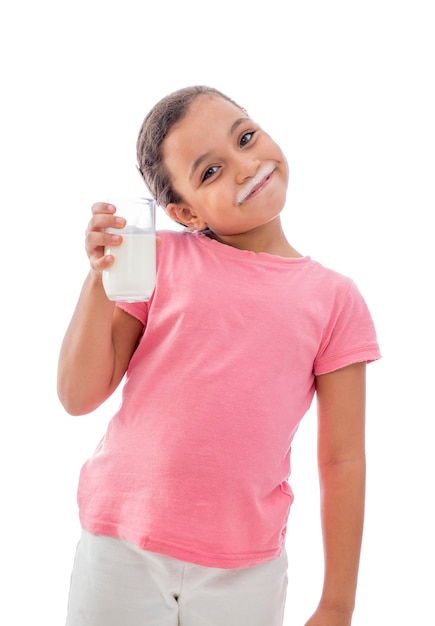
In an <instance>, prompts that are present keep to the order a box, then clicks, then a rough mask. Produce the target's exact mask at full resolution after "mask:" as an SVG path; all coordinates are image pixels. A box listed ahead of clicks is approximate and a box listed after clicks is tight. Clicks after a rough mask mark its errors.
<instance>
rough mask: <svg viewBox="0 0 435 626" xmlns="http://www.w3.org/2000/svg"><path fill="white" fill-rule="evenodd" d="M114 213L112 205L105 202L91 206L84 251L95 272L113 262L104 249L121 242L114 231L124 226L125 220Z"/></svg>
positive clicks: (114, 209) (119, 236) (120, 237)
mask: <svg viewBox="0 0 435 626" xmlns="http://www.w3.org/2000/svg"><path fill="white" fill-rule="evenodd" d="M115 211H116V208H115V207H114V206H113V204H107V203H105V202H97V203H95V204H94V205H93V206H92V218H91V220H90V221H89V224H88V227H87V229H86V233H85V249H86V254H87V255H88V258H89V261H90V263H91V267H92V268H93V269H94V270H95V271H97V272H102V271H103V270H104V269H106V268H107V267H110V265H112V263H113V260H114V259H113V256H112V255H106V254H105V247H106V246H119V244H120V243H121V242H122V236H121V235H119V234H117V233H116V230H117V229H120V228H123V227H124V226H125V219H124V218H123V217H120V216H117V215H115ZM109 229H110V230H109ZM108 231H109V232H108Z"/></svg>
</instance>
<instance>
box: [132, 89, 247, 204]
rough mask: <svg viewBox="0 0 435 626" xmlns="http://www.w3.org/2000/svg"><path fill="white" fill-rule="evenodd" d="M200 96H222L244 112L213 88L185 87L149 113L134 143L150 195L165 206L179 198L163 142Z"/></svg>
mask: <svg viewBox="0 0 435 626" xmlns="http://www.w3.org/2000/svg"><path fill="white" fill-rule="evenodd" d="M202 95H205V96H207V95H208V96H217V97H219V98H224V99H225V100H228V101H229V102H232V103H233V104H235V105H236V106H237V107H238V108H239V109H240V110H241V111H243V112H244V113H246V111H245V109H243V107H241V106H239V105H238V104H236V103H235V102H234V101H233V100H232V99H231V98H229V97H228V96H226V95H224V94H223V93H221V92H220V91H218V90H217V89H214V88H213V87H206V86H203V85H197V86H193V87H184V88H183V89H179V90H177V91H174V92H173V93H171V94H169V95H168V96H165V97H164V98H163V99H162V100H160V101H159V102H158V103H157V104H156V105H155V106H154V107H153V108H152V109H151V111H150V112H149V113H148V115H147V116H146V118H145V119H144V121H143V124H142V127H141V129H140V131H139V136H138V138H137V144H136V151H137V160H138V169H139V172H140V173H141V175H142V178H143V179H144V181H145V184H146V185H147V187H148V189H149V191H150V193H151V195H152V196H153V197H154V199H155V200H156V202H157V204H158V205H160V206H162V207H164V208H165V207H166V206H167V205H168V204H169V203H170V202H175V203H178V202H181V198H180V197H179V196H178V195H177V194H176V192H175V191H174V189H173V187H172V182H171V179H170V176H169V173H168V171H167V169H166V167H165V165H164V163H163V154H162V152H163V150H162V148H163V141H164V139H165V137H166V136H167V134H168V133H169V131H170V130H171V128H172V127H173V126H174V124H176V123H177V122H179V121H180V120H181V119H183V117H184V116H185V115H186V114H187V112H188V111H189V108H190V105H191V104H192V102H193V101H194V100H195V99H196V98H198V97H199V96H202Z"/></svg>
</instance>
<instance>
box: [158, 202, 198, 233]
mask: <svg viewBox="0 0 435 626" xmlns="http://www.w3.org/2000/svg"><path fill="white" fill-rule="evenodd" d="M166 213H167V214H168V215H169V217H170V218H171V219H173V220H174V222H178V223H179V224H184V226H187V227H189V228H193V229H195V230H204V229H205V228H207V223H206V222H204V220H203V219H202V218H201V217H200V216H199V215H196V213H194V212H193V211H192V209H191V208H190V207H189V205H187V204H184V203H183V202H180V203H175V202H170V203H169V204H168V205H167V206H166Z"/></svg>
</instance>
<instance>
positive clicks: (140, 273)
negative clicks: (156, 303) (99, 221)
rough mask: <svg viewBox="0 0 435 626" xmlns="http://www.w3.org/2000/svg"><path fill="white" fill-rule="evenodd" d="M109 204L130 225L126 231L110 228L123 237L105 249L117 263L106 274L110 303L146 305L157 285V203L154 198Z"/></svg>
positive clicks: (104, 279)
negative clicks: (119, 241) (114, 244)
mask: <svg viewBox="0 0 435 626" xmlns="http://www.w3.org/2000/svg"><path fill="white" fill-rule="evenodd" d="M108 202H110V204H113V205H114V206H115V207H116V214H117V215H119V216H121V217H124V218H125V219H126V220H127V224H126V226H125V228H122V229H118V228H113V229H112V228H110V229H108V232H112V233H116V234H120V235H122V243H121V244H120V245H119V246H106V248H105V252H106V254H111V255H113V257H114V258H115V261H114V263H113V265H112V266H111V267H110V268H109V269H107V270H104V271H103V286H104V290H105V292H106V295H107V297H108V298H109V300H114V301H117V302H145V301H147V300H149V299H150V297H151V295H152V293H153V291H154V288H155V283H156V221H155V219H156V218H155V211H156V207H155V202H154V200H153V199H151V198H110V199H109V200H108Z"/></svg>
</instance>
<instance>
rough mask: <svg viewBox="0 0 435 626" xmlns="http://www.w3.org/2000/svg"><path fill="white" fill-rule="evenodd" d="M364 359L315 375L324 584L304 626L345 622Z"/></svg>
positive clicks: (360, 494) (355, 558)
mask: <svg viewBox="0 0 435 626" xmlns="http://www.w3.org/2000/svg"><path fill="white" fill-rule="evenodd" d="M365 370H366V364H365V363H356V364H354V365H350V366H348V367H345V368H343V369H340V370H337V371H335V372H332V373H330V374H324V375H322V376H318V377H317V379H316V389H317V402H318V464H319V478H320V490H321V515H322V531H323V546H324V560H325V572H324V584H323V590H322V596H321V599H320V603H319V606H318V608H317V610H316V612H315V613H314V615H313V616H312V617H311V619H310V620H308V622H307V624H306V626H350V624H351V622H352V613H353V610H354V605H355V594H356V586H357V577H358V567H359V557H360V550H361V540H362V531H363V521H364V498H365Z"/></svg>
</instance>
